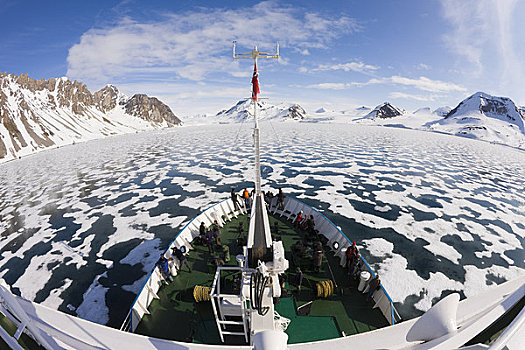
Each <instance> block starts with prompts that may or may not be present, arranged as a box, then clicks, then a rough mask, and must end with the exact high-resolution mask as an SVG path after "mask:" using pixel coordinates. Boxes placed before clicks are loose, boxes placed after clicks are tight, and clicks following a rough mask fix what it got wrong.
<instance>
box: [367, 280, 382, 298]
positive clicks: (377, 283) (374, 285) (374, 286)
mask: <svg viewBox="0 0 525 350" xmlns="http://www.w3.org/2000/svg"><path fill="white" fill-rule="evenodd" d="M379 288H381V280H380V279H379V274H378V273H376V277H375V278H373V279H372V280H371V281H370V284H369V289H368V294H367V296H366V301H370V299H372V297H373V296H374V293H375V292H376V290H379Z"/></svg>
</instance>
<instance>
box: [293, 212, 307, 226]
mask: <svg viewBox="0 0 525 350" xmlns="http://www.w3.org/2000/svg"><path fill="white" fill-rule="evenodd" d="M303 220H304V216H303V211H302V210H301V211H300V212H298V213H297V216H296V217H295V221H294V223H293V225H294V227H299V225H300V224H301V222H302V221H303Z"/></svg>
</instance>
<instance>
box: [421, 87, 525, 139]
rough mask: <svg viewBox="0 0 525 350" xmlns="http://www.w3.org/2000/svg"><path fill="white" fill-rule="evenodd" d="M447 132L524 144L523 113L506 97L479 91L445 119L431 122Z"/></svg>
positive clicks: (435, 127)
mask: <svg viewBox="0 0 525 350" xmlns="http://www.w3.org/2000/svg"><path fill="white" fill-rule="evenodd" d="M428 127H429V129H430V130H433V131H440V132H446V133H449V134H453V135H459V136H465V137H470V138H474V139H480V140H484V141H489V142H496V143H502V144H506V145H509V146H513V147H524V146H525V120H524V116H523V113H522V112H521V111H520V109H518V108H517V107H516V105H515V104H514V102H513V101H512V100H511V99H510V98H507V97H497V96H492V95H489V94H486V93H484V92H477V93H475V94H473V95H472V96H470V97H468V98H466V99H465V100H463V101H462V102H461V103H460V104H459V105H458V106H457V107H456V108H454V109H453V110H451V111H450V112H449V113H448V114H447V115H446V116H445V118H443V119H441V120H438V121H436V122H434V123H430V124H429V125H428Z"/></svg>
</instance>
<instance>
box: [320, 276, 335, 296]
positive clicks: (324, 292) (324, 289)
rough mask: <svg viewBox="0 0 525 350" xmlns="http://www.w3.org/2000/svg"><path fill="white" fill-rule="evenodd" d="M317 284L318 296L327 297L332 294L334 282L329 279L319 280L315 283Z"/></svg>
mask: <svg viewBox="0 0 525 350" xmlns="http://www.w3.org/2000/svg"><path fill="white" fill-rule="evenodd" d="M316 286H317V297H318V298H328V297H329V296H332V295H333V294H334V291H335V288H334V282H332V281H331V280H329V281H319V282H317V283H316Z"/></svg>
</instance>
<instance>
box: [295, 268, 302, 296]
mask: <svg viewBox="0 0 525 350" xmlns="http://www.w3.org/2000/svg"><path fill="white" fill-rule="evenodd" d="M295 272H296V274H295V285H296V286H297V294H299V293H301V286H302V285H303V271H301V268H300V267H297V270H296V271H295Z"/></svg>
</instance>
